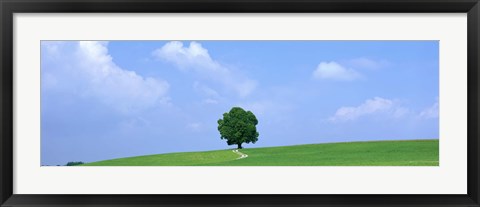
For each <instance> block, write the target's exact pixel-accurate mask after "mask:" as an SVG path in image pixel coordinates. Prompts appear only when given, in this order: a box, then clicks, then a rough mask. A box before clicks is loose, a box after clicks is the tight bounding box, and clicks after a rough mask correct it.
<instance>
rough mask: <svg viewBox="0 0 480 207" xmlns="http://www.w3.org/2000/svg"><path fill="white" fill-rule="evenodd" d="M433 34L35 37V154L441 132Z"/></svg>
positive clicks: (75, 155)
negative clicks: (229, 127) (232, 118)
mask: <svg viewBox="0 0 480 207" xmlns="http://www.w3.org/2000/svg"><path fill="white" fill-rule="evenodd" d="M438 64H439V57H438V41H109V42H95V41H87V42H79V41H66V42H58V41H42V42H41V78H42V80H41V163H42V165H57V164H60V165H63V164H66V163H67V162H69V161H83V162H91V161H97V160H104V159H112V158H119V157H129V156H137V155H145V154H158V153H168V152H180V151H200V150H215V149H227V148H233V147H235V146H227V144H226V142H225V140H221V139H220V135H219V133H218V131H217V120H218V119H219V118H221V117H222V114H223V113H224V112H227V111H228V110H229V109H230V108H231V107H233V106H240V107H243V108H244V109H246V110H250V111H252V112H253V113H254V114H255V115H256V116H257V119H258V120H259V124H258V126H257V130H258V132H259V133H260V136H259V141H258V142H257V143H256V144H247V145H245V146H244V147H247V148H248V147H264V146H279V145H294V144H305V143H325V142H343V141H366V140H391V139H437V138H438V137H439V121H438V120H439V117H438V107H439V105H438V96H439V91H438V90H439V82H438V81H439V65H438Z"/></svg>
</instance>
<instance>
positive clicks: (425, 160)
mask: <svg viewBox="0 0 480 207" xmlns="http://www.w3.org/2000/svg"><path fill="white" fill-rule="evenodd" d="M239 152H240V153H236V152H234V151H233V150H232V149H228V150H217V151H205V152H182V153H168V154H156V155H145V156H137V157H127V158H119V159H112V160H104V161H98V162H91V163H86V164H83V165H81V166H438V165H439V140H437V139H434V140H398V141H368V142H342V143H326V144H306V145H293V146H281V147H264V148H249V149H241V150H239ZM241 153H243V154H245V155H247V156H243V158H241V157H242V156H241Z"/></svg>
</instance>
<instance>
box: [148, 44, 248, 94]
mask: <svg viewBox="0 0 480 207" xmlns="http://www.w3.org/2000/svg"><path fill="white" fill-rule="evenodd" d="M153 55H154V56H155V57H156V58H158V59H161V60H164V61H166V62H169V63H172V64H174V65H175V66H176V67H177V68H179V69H180V70H182V71H186V72H194V73H196V74H197V75H199V76H200V77H201V78H203V79H207V80H211V81H214V82H216V83H220V84H222V85H223V86H225V87H226V88H227V89H229V90H231V91H234V92H236V94H238V96H240V97H246V96H248V95H249V94H251V93H252V92H253V90H254V89H255V88H256V85H257V83H256V81H254V80H251V79H249V78H247V77H245V76H244V75H242V74H241V73H239V72H238V71H234V70H232V69H230V68H228V67H226V66H224V65H222V64H220V63H219V62H217V61H215V60H214V59H212V58H211V57H210V54H209V52H208V50H207V49H205V48H204V47H202V45H201V44H200V43H197V42H190V45H189V46H188V47H186V46H184V45H183V43H182V42H178V41H172V42H169V43H167V44H165V45H164V46H163V47H161V48H159V49H157V50H155V51H154V52H153Z"/></svg>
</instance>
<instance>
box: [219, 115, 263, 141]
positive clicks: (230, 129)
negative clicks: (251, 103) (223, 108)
mask: <svg viewBox="0 0 480 207" xmlns="http://www.w3.org/2000/svg"><path fill="white" fill-rule="evenodd" d="M257 124H258V120H257V118H256V117H255V115H254V114H253V113H252V112H251V111H245V110H243V109H242V108H240V107H233V108H232V109H231V110H230V111H229V112H228V113H224V114H223V119H219V120H218V131H219V132H220V138H221V139H226V140H227V144H228V145H237V146H238V149H242V143H255V142H257V140H258V135H259V134H258V132H257V127H256V125H257Z"/></svg>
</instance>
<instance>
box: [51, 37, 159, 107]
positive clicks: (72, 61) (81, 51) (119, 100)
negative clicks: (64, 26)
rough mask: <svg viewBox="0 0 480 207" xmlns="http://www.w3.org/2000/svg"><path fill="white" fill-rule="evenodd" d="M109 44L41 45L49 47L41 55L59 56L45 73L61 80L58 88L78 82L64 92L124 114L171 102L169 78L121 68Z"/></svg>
mask: <svg viewBox="0 0 480 207" xmlns="http://www.w3.org/2000/svg"><path fill="white" fill-rule="evenodd" d="M107 45H108V43H107V42H96V41H80V42H67V43H64V44H59V43H56V44H54V43H52V44H51V45H50V46H46V45H45V44H42V47H43V46H45V47H46V50H44V51H43V52H45V54H42V55H46V56H49V55H55V56H60V57H57V58H55V59H53V60H50V61H49V62H48V63H47V64H45V65H44V66H45V67H42V73H43V72H44V73H45V74H48V76H47V77H48V79H50V80H55V81H56V82H58V83H56V85H55V87H56V90H61V87H63V86H72V85H75V87H74V88H70V89H69V90H75V91H67V90H65V91H67V92H70V93H77V94H83V95H84V96H87V97H89V98H94V99H96V100H99V101H100V102H102V103H103V104H105V105H107V106H110V107H112V108H115V109H116V110H119V111H120V112H123V113H132V112H135V111H138V110H142V109H145V108H148V107H153V106H155V105H158V104H162V103H166V102H167V101H168V97H167V96H166V95H167V91H168V88H169V84H168V83H167V82H166V81H163V80H158V79H155V78H150V77H142V76H141V75H139V74H137V73H135V72H134V71H129V70H125V69H123V68H120V67H119V66H118V65H116V64H115V63H114V62H113V59H112V57H111V56H110V55H109V53H108V48H107ZM52 47H53V48H54V49H52ZM50 52H52V53H53V54H51V53H50ZM59 81H63V82H62V83H60V82H59ZM51 87H52V86H50V88H51Z"/></svg>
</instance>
